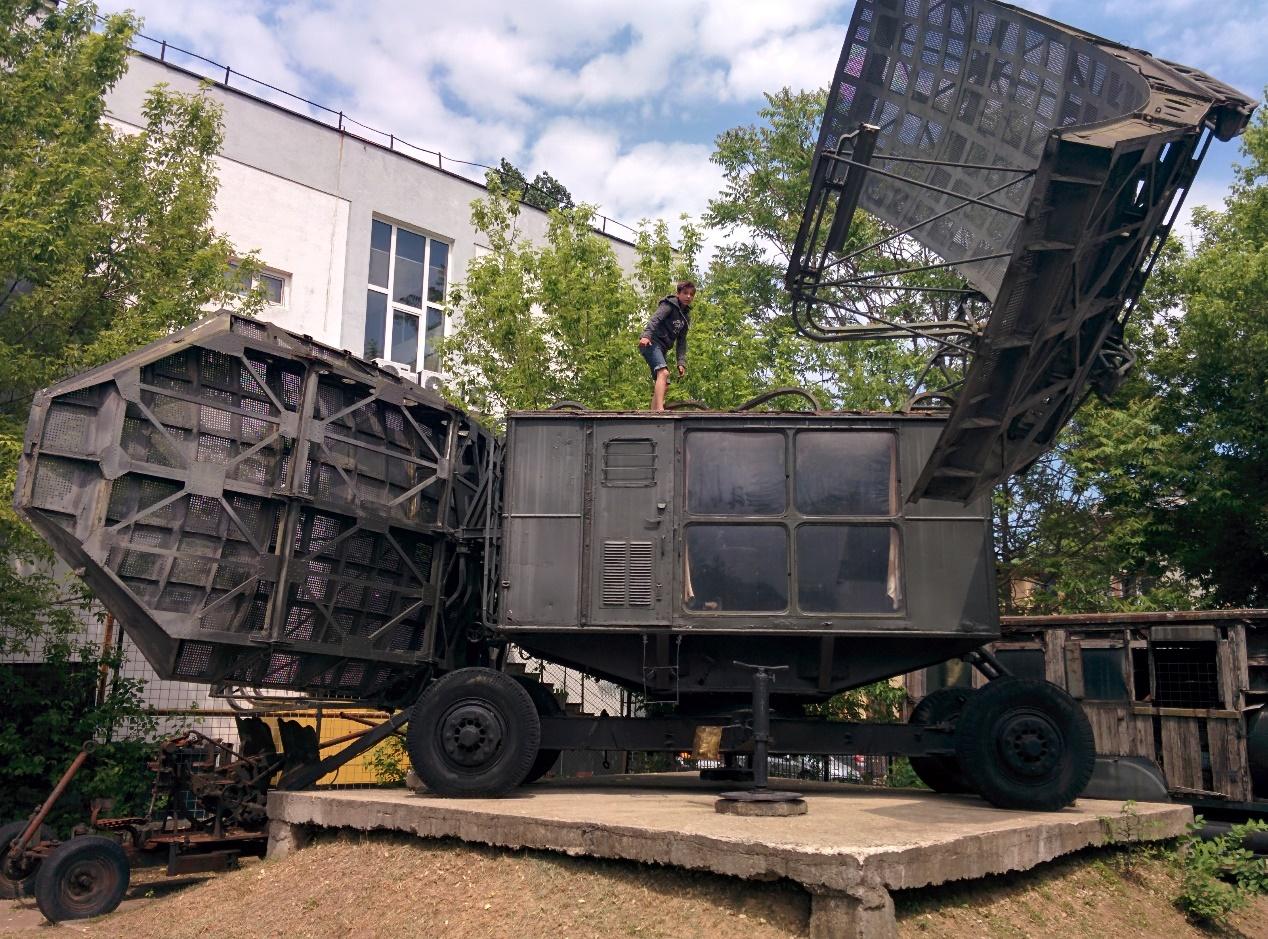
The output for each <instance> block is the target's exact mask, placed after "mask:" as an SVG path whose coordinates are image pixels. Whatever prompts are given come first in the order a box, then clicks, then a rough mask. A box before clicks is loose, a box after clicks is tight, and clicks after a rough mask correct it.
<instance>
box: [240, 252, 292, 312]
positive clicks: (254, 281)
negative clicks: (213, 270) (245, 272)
mask: <svg viewBox="0 0 1268 939" xmlns="http://www.w3.org/2000/svg"><path fill="white" fill-rule="evenodd" d="M241 266H242V259H241V258H231V259H230V261H229V270H230V271H231V272H232V273H233V274H234V276H238V275H237V273H236V272H237V271H238V269H239V268H240V267H241ZM261 277H268V278H271V279H272V280H276V281H278V282H279V283H280V284H281V287H280V289H279V291H278V300H277V302H274V301H272V300H270V299H268V294H267V293H266V294H265V301H264V302H265V303H267V304H268V305H269V306H271V307H285V306H286V305H287V303H288V301H289V300H290V296H291V275H290V274H288V273H286V272H285V271H279V270H278V269H277V268H273V267H261V268H260V269H259V271H257V272H256V274H254V275H253V276H252V277H251V281H250V283H245V282H241V281H239V282H240V283H241V284H242V289H241V290H239V291H238V292H239V293H241V294H245V293H248V292H249V291H252V290H254V289H255V288H256V287H258V286H260V282H259V281H260V278H261Z"/></svg>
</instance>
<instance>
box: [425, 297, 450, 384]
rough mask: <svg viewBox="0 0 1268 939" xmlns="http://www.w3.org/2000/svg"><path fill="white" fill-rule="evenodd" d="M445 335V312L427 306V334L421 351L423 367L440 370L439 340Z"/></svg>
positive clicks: (435, 370)
mask: <svg viewBox="0 0 1268 939" xmlns="http://www.w3.org/2000/svg"><path fill="white" fill-rule="evenodd" d="M444 335H445V314H444V313H442V312H441V311H440V310H438V309H436V308H435V307H434V306H430V307H428V308H427V335H426V341H425V345H424V347H423V348H424V350H425V351H424V352H423V368H425V369H427V370H428V371H432V372H439V371H440V348H439V347H440V340H441V338H442V337H443V336H444Z"/></svg>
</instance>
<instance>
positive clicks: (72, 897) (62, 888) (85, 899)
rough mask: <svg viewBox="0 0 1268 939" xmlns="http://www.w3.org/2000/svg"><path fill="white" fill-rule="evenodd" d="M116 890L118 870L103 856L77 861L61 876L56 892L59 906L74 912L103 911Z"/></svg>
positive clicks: (93, 912)
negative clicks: (60, 903)
mask: <svg viewBox="0 0 1268 939" xmlns="http://www.w3.org/2000/svg"><path fill="white" fill-rule="evenodd" d="M118 887H119V871H118V870H117V869H116V868H115V866H114V865H113V864H111V863H110V861H109V860H107V859H106V858H104V857H85V858H80V859H78V860H76V861H75V863H73V864H71V865H70V866H69V867H68V868H67V869H66V870H65V872H64V873H63V875H62V879H61V882H60V883H59V884H58V885H57V892H58V894H59V898H60V900H61V902H62V905H63V906H65V907H66V908H68V909H71V910H74V911H75V912H76V913H86V914H89V915H92V914H95V913H99V912H102V911H103V909H104V904H105V901H106V900H108V899H109V897H111V896H112V895H113V894H114V892H115V890H117V889H118Z"/></svg>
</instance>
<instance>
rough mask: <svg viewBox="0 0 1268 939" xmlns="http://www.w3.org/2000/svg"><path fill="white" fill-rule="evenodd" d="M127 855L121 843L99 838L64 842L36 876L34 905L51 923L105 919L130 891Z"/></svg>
mask: <svg viewBox="0 0 1268 939" xmlns="http://www.w3.org/2000/svg"><path fill="white" fill-rule="evenodd" d="M128 878H129V870H128V856H127V855H126V854H125V853H124V851H123V848H122V847H121V846H120V845H119V842H117V841H112V840H111V839H109V838H102V837H100V836H98V835H83V836H81V837H79V838H72V839H70V841H63V842H62V843H61V844H59V845H58V846H57V847H56V848H54V849H53V851H52V853H51V854H49V856H48V857H47V858H46V859H45V860H44V863H43V864H41V865H40V869H39V872H38V873H37V874H36V875H35V902H36V905H38V906H39V908H40V912H41V913H43V914H44V916H45V917H47V918H48V920H49V921H50V922H54V923H60V922H63V921H64V920H68V919H88V918H89V917H92V916H102V915H104V914H106V913H109V912H111V911H112V910H114V909H116V908H117V907H118V906H119V901H121V900H122V899H123V894H124V893H125V892H126V891H127V889H128Z"/></svg>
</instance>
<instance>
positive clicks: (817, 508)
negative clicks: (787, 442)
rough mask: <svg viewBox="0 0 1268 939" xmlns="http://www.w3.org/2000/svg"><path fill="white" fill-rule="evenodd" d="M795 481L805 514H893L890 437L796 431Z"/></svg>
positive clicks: (797, 496) (892, 470)
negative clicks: (797, 432)
mask: <svg viewBox="0 0 1268 939" xmlns="http://www.w3.org/2000/svg"><path fill="white" fill-rule="evenodd" d="M795 482H796V493H797V495H796V500H797V508H798V509H799V510H800V511H802V512H804V513H806V514H807V515H893V514H894V488H895V486H894V435H893V434H877V433H849V432H842V431H802V432H801V433H799V434H798V435H797V469H796V480H795Z"/></svg>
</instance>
